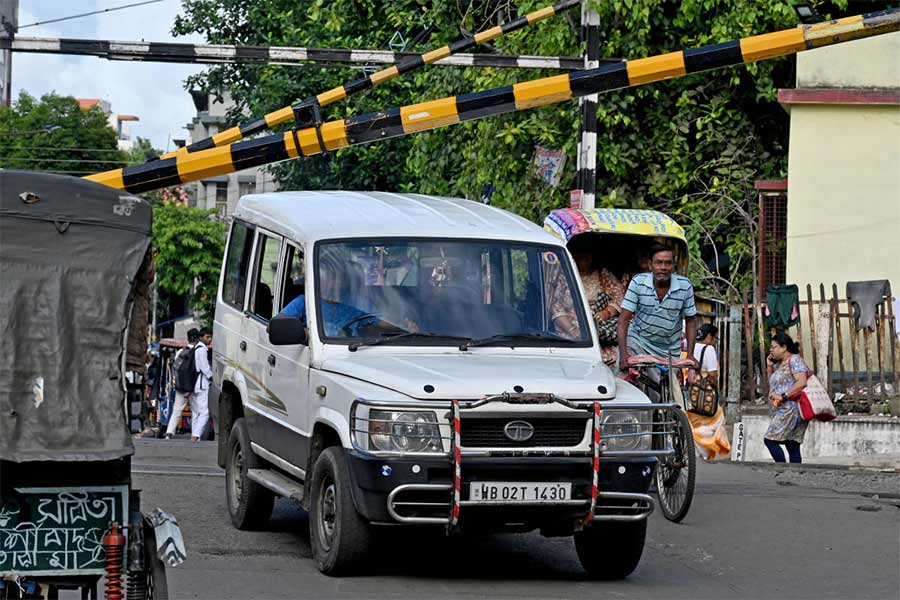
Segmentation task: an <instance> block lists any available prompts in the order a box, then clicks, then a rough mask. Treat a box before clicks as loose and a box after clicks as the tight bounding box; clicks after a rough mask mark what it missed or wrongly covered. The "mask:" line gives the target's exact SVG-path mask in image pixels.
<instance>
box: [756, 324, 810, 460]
mask: <svg viewBox="0 0 900 600" xmlns="http://www.w3.org/2000/svg"><path fill="white" fill-rule="evenodd" d="M799 352H800V348H799V346H798V345H797V343H796V342H794V340H793V339H791V336H789V335H788V334H786V333H776V334H775V335H774V336H773V337H772V345H771V347H770V351H769V356H768V357H766V368H767V371H768V374H769V401H770V402H771V403H772V407H771V415H772V420H771V421H770V422H769V428H768V429H767V430H766V439H765V444H766V448H768V449H769V453H770V454H771V455H772V459H773V460H774V461H775V462H782V463H783V462H784V452H783V451H782V449H781V446H784V447H785V448H787V453H788V459H789V460H790V462H792V463H799V462H802V460H801V458H800V444H802V443H803V436H804V435H806V427H807V425H809V423H807V422H806V421H804V420H803V419H802V418H801V417H800V405H799V403H798V402H797V400H798V395H799V394H800V392H801V391H803V388H805V387H806V378H807V376H808V375H809V374H810V373H811V371H810V369H809V367H807V366H806V363H805V362H803V359H802V358H800V356H799V354H798V353H799Z"/></svg>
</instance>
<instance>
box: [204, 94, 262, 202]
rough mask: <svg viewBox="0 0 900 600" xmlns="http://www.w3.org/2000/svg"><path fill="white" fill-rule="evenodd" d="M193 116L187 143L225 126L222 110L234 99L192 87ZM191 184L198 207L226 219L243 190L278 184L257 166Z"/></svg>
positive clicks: (254, 191) (224, 112)
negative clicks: (217, 96) (194, 89)
mask: <svg viewBox="0 0 900 600" xmlns="http://www.w3.org/2000/svg"><path fill="white" fill-rule="evenodd" d="M191 96H192V97H193V99H194V106H195V107H196V108H197V116H196V117H194V118H193V120H192V121H191V123H189V124H188V125H187V126H186V129H187V130H188V131H189V132H190V139H189V140H187V143H188V144H193V143H195V142H199V141H200V140H203V139H206V138H208V137H212V136H214V135H216V134H217V133H219V132H220V131H222V130H223V129H227V127H228V126H227V120H226V114H227V112H228V110H229V109H231V108H232V107H233V106H234V101H233V100H232V99H231V97H230V96H229V95H228V94H227V93H225V94H224V95H223V97H222V100H221V101H218V100H216V97H215V95H214V94H210V93H208V92H202V91H192V92H191ZM186 187H188V188H190V187H193V188H194V190H193V191H194V198H195V199H196V205H197V207H198V208H206V209H211V208H214V209H216V210H217V211H218V212H219V216H220V217H221V218H223V219H227V218H228V217H229V216H230V215H231V213H232V212H234V209H235V207H236V206H237V201H238V199H239V198H240V197H241V196H243V195H245V194H253V193H257V192H259V193H262V192H274V191H277V189H278V187H277V185H276V184H275V181H274V180H273V179H272V175H271V174H270V173H267V172H266V171H265V170H263V169H260V168H252V169H245V170H243V171H238V172H237V173H228V174H227V175H217V176H215V177H208V178H206V179H202V180H200V181H198V182H195V183H191V184H187V185H186Z"/></svg>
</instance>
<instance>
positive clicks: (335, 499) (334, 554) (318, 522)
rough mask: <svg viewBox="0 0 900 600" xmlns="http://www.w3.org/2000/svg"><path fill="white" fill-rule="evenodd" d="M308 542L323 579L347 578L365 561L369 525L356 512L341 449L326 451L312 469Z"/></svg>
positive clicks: (368, 539)
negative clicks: (324, 576) (344, 576)
mask: <svg viewBox="0 0 900 600" xmlns="http://www.w3.org/2000/svg"><path fill="white" fill-rule="evenodd" d="M310 487H311V496H310V503H309V504H310V512H309V539H310V545H311V546H312V554H313V558H315V560H316V564H317V565H318V567H319V570H320V571H321V572H322V573H324V574H325V575H331V576H337V575H347V574H350V573H352V572H353V571H354V570H356V569H357V568H358V567H359V566H360V564H361V563H362V561H363V560H364V559H365V558H367V557H368V555H369V549H370V548H371V545H372V532H371V531H370V526H369V524H368V523H367V522H366V521H365V520H364V519H363V518H362V516H361V515H360V514H359V513H358V512H356V507H355V506H354V505H353V498H352V497H351V495H350V494H351V492H350V477H349V474H348V468H347V461H346V459H345V458H344V449H343V448H341V447H339V446H332V447H330V448H326V449H325V450H324V451H323V452H322V454H320V455H319V458H318V460H316V464H315V466H314V467H313V475H312V485H311V486H310Z"/></svg>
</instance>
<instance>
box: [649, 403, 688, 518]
mask: <svg viewBox="0 0 900 600" xmlns="http://www.w3.org/2000/svg"><path fill="white" fill-rule="evenodd" d="M665 416H666V417H668V418H667V419H665V420H666V421H672V422H673V424H672V425H671V427H672V429H671V433H669V434H667V435H665V436H661V437H660V438H659V439H661V440H662V441H663V442H664V443H665V444H666V446H665V447H667V448H671V449H672V450H673V454H672V455H671V456H664V457H661V458H660V460H659V465H658V466H657V467H656V491H657V492H658V493H659V507H660V509H661V510H662V512H663V515H664V516H665V517H666V518H667V519H668V520H670V521H672V522H673V523H678V522H680V521H681V520H682V519H684V518H685V517H686V516H687V513H688V510H690V508H691V501H692V500H693V499H694V479H695V477H696V474H697V473H696V469H697V455H696V453H695V452H694V434H693V431H692V429H691V422H690V420H689V419H688V418H687V415H686V414H684V411H683V410H681V409H680V408H673V409H670V410H667V411H666V413H665Z"/></svg>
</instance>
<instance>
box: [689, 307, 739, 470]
mask: <svg viewBox="0 0 900 600" xmlns="http://www.w3.org/2000/svg"><path fill="white" fill-rule="evenodd" d="M718 341H719V328H718V327H716V326H715V325H713V324H712V323H706V324H705V325H701V326H700V328H699V329H698V330H697V344H696V345H695V346H694V359H695V360H696V361H697V362H698V363H699V365H700V377H699V379H698V383H699V384H701V385H703V386H704V387H706V386H710V385H711V386H712V387H713V388H718V385H719V356H718V354H717V353H716V342H718ZM687 417H688V420H689V421H690V422H691V430H692V432H693V434H694V446H695V447H696V449H697V454H699V455H700V457H701V458H703V459H704V460H715V459H717V458H719V457H723V456H728V455H729V454H731V444H730V443H729V441H728V432H727V431H726V429H725V411H724V410H723V408H722V406H721V405H720V406H717V407H716V413H715V414H714V415H712V416H711V417H705V416H703V415H698V414H697V413H695V412H691V411H687Z"/></svg>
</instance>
